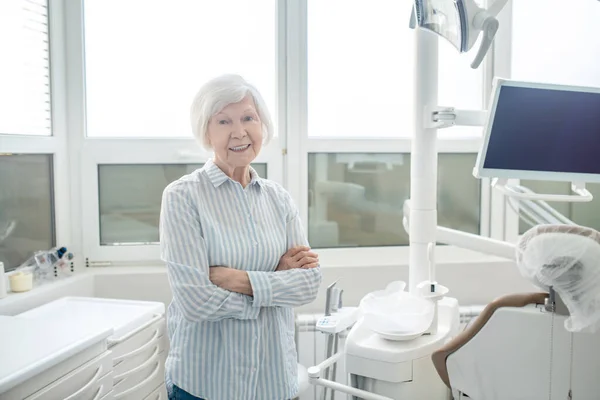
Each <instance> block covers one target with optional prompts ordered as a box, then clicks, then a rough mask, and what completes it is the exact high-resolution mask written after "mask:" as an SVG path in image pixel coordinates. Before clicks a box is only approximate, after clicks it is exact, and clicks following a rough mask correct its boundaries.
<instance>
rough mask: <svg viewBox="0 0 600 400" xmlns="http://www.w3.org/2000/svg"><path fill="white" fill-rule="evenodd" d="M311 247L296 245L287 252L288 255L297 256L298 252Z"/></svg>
mask: <svg viewBox="0 0 600 400" xmlns="http://www.w3.org/2000/svg"><path fill="white" fill-rule="evenodd" d="M309 250H310V247H307V246H296V247H292V248H291V249H289V250H288V251H287V252H286V253H285V254H286V255H287V256H288V257H296V255H298V253H300V252H302V251H309Z"/></svg>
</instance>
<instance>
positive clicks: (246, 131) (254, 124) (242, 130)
mask: <svg viewBox="0 0 600 400" xmlns="http://www.w3.org/2000/svg"><path fill="white" fill-rule="evenodd" d="M206 138H207V140H208V144H209V145H210V146H211V147H212V149H213V151H214V153H215V164H217V166H219V168H221V169H222V170H223V172H225V173H226V174H227V175H229V176H230V177H232V178H234V179H235V177H234V174H236V173H237V172H238V170H241V171H240V172H243V173H246V172H247V169H248V167H249V166H250V163H251V162H252V161H254V159H255V158H256V156H257V155H258V153H259V152H260V149H261V147H262V142H263V131H262V122H261V121H260V118H259V116H258V112H257V111H256V105H255V104H254V100H252V97H251V96H246V97H244V98H243V99H242V100H241V101H239V102H237V103H232V104H229V105H228V106H227V107H225V108H223V109H222V110H221V111H219V112H218V113H216V114H215V115H213V116H212V117H211V118H210V121H209V122H208V127H207V132H206Z"/></svg>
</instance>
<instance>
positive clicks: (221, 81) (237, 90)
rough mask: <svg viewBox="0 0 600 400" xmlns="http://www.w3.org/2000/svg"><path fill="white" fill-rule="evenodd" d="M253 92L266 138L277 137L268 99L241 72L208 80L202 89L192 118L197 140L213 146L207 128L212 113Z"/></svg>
mask: <svg viewBox="0 0 600 400" xmlns="http://www.w3.org/2000/svg"><path fill="white" fill-rule="evenodd" d="M248 95H250V96H251V97H252V100H254V104H255V105H256V112H257V113H258V117H259V118H260V121H261V123H262V128H263V142H264V143H265V144H266V143H268V142H269V141H270V140H271V138H272V137H273V121H272V120H271V115H270V114H269V110H268V108H267V104H266V103H265V100H264V99H263V97H262V96H261V94H260V93H259V91H258V90H257V89H256V88H255V87H254V86H253V85H251V84H249V83H248V82H246V80H245V79H244V78H242V77H241V76H239V75H234V74H226V75H221V76H218V77H216V78H213V79H211V80H209V81H208V82H206V83H205V84H204V85H203V86H202V87H201V88H200V90H199V91H198V93H197V94H196V96H195V97H194V101H193V102H192V107H191V110H190V121H191V124H192V132H193V134H194V137H195V138H196V140H197V141H198V142H199V143H200V144H201V145H202V146H203V147H204V148H205V149H207V150H211V146H210V144H209V142H208V138H207V135H206V134H207V131H208V123H209V121H210V119H211V117H212V116H213V115H215V114H217V113H218V112H220V111H221V110H223V109H224V108H225V107H227V106H228V105H229V104H233V103H238V102H240V101H242V100H243V99H244V97H246V96H248Z"/></svg>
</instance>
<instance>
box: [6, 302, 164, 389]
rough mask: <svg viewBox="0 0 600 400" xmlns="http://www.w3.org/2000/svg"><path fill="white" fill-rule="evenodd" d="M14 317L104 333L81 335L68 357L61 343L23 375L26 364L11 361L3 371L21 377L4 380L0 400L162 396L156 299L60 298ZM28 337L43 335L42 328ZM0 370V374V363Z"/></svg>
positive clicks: (161, 329)
mask: <svg viewBox="0 0 600 400" xmlns="http://www.w3.org/2000/svg"><path fill="white" fill-rule="evenodd" d="M15 318H16V320H17V319H18V321H26V322H27V324H32V323H33V322H35V321H42V322H44V321H45V323H46V325H44V326H50V325H48V324H47V323H48V322H49V321H53V323H54V325H56V326H62V327H63V328H62V329H63V330H64V331H66V332H69V331H71V330H72V329H71V328H74V327H81V326H86V325H87V326H90V328H89V329H88V330H92V331H93V330H94V329H96V328H97V330H98V331H99V332H106V330H107V329H108V333H105V334H104V336H101V337H100V338H99V339H95V340H94V341H92V339H93V338H92V339H90V340H87V341H86V342H85V345H83V344H82V345H81V346H80V347H79V348H78V351H77V352H76V353H73V352H71V353H68V357H67V356H66V355H65V354H66V353H65V352H66V351H67V350H68V349H67V347H68V346H67V344H65V347H64V348H65V349H67V350H64V351H62V353H61V350H60V349H56V351H55V353H53V354H62V357H63V358H61V361H59V362H58V361H57V362H55V363H47V364H45V366H44V368H38V369H37V370H36V372H35V374H31V373H29V374H27V375H25V374H24V373H23V371H26V370H28V369H29V370H31V368H29V366H28V365H17V367H15V370H16V372H15V373H12V372H11V371H8V372H7V374H8V376H9V377H10V376H19V375H20V376H21V379H19V380H18V381H13V384H12V385H10V386H9V384H10V382H8V383H7V385H6V386H7V387H8V391H5V392H4V393H2V390H0V400H58V399H63V400H145V399H152V400H157V399H158V400H166V391H165V389H164V386H165V384H164V375H165V370H164V366H165V361H166V357H167V353H168V346H169V343H168V339H167V335H166V323H165V318H164V305H162V303H152V302H133V301H126V300H109V299H90V298H63V299H59V300H57V301H55V302H52V303H48V304H46V305H44V306H41V307H38V308H37V309H34V310H30V311H29V312H26V313H24V314H21V315H20V316H17V317H15ZM16 320H15V321H16ZM28 326H29V325H28ZM27 332H30V333H31V330H30V329H28V330H27ZM110 332H112V335H110ZM30 336H32V339H35V340H38V341H39V340H43V339H40V338H43V337H44V332H43V331H38V332H37V333H35V334H32V335H30ZM88 336H89V332H88ZM20 345H21V346H24V347H27V344H26V343H20ZM42 347H43V346H42ZM15 358H16V357H13V359H15ZM21 364H23V363H21ZM0 372H3V373H4V371H3V370H2V369H1V368H0ZM11 374H12V375H11ZM1 375H2V374H0V378H2V376H1ZM9 380H10V379H9ZM0 383H2V379H0ZM0 389H1V385H0Z"/></svg>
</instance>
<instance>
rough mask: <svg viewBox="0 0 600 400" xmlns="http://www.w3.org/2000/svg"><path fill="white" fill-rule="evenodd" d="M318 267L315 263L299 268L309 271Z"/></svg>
mask: <svg viewBox="0 0 600 400" xmlns="http://www.w3.org/2000/svg"><path fill="white" fill-rule="evenodd" d="M318 266H319V263H318V262H316V263H311V264H306V265H303V266H302V267H301V268H302V269H311V268H317V267H318Z"/></svg>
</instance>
